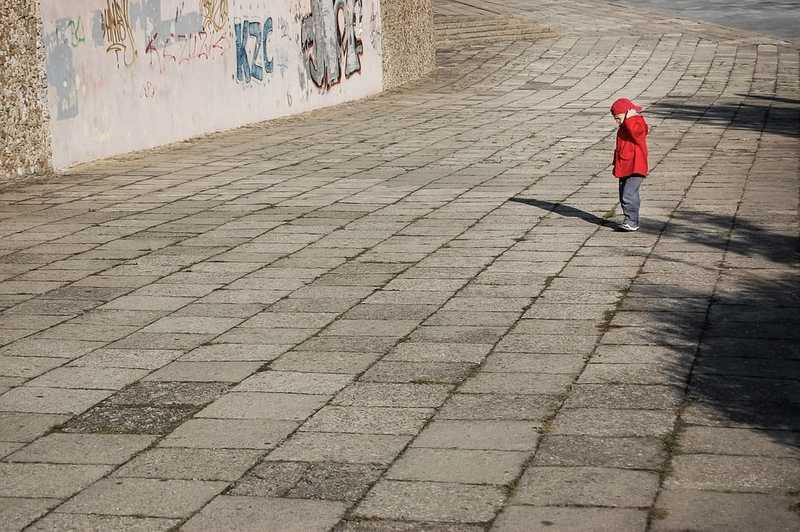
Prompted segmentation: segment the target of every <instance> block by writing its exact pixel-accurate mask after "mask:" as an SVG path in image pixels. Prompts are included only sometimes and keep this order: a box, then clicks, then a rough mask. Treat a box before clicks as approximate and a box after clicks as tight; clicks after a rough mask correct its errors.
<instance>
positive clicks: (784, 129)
mask: <svg viewBox="0 0 800 532" xmlns="http://www.w3.org/2000/svg"><path fill="white" fill-rule="evenodd" d="M780 103H784V102H779V104H778V105H770V104H764V105H753V104H746V103H743V104H740V105H736V104H734V105H729V104H720V105H711V106H707V105H693V104H687V103H679V102H675V103H672V102H669V101H668V100H662V101H661V102H659V103H656V104H654V105H652V106H650V107H648V108H647V113H648V114H650V115H653V116H657V117H662V118H668V119H671V120H687V121H693V122H694V121H698V122H702V123H710V124H716V125H719V126H722V127H730V128H732V129H747V130H754V131H761V130H762V129H763V130H764V132H765V133H772V134H777V135H784V136H789V137H798V136H800V107H789V106H785V105H781V104H780ZM786 103H788V102H786ZM793 103H794V102H793V101H792V104H793Z"/></svg>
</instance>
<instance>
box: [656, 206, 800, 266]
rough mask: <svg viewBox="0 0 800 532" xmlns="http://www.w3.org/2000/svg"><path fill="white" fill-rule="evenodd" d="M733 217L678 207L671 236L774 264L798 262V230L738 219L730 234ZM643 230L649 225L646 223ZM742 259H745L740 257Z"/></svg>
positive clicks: (671, 222)
mask: <svg viewBox="0 0 800 532" xmlns="http://www.w3.org/2000/svg"><path fill="white" fill-rule="evenodd" d="M733 223H734V220H733V217H732V216H730V215H724V214H714V213H709V212H702V211H695V210H679V211H675V212H674V213H673V214H672V217H671V218H670V222H669V229H668V230H669V236H670V237H672V238H675V237H680V238H681V239H682V240H685V241H687V242H692V243H695V244H697V243H699V244H702V245H704V246H707V247H709V248H712V249H714V250H718V251H727V252H728V253H729V255H734V256H739V257H745V258H750V259H753V260H754V261H756V260H758V261H761V262H763V261H766V262H767V263H774V264H790V263H798V261H800V259H798V257H799V255H798V253H800V239H798V235H797V231H796V230H794V231H793V232H792V233H791V234H788V233H777V232H774V231H769V230H768V229H767V228H765V227H763V226H761V225H759V224H756V223H753V222H750V221H747V220H746V219H744V218H741V217H739V218H737V219H736V230H735V232H734V234H733V236H732V237H731V235H730V234H729V232H730V230H731V228H732V227H733ZM644 230H647V227H646V226H644ZM738 262H742V261H738Z"/></svg>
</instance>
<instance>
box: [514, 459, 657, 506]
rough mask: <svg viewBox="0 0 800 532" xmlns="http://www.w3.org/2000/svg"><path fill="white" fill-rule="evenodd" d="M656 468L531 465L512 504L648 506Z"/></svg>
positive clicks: (520, 482) (652, 494) (653, 493)
mask: <svg viewBox="0 0 800 532" xmlns="http://www.w3.org/2000/svg"><path fill="white" fill-rule="evenodd" d="M658 485H659V477H658V474H657V473H655V472H646V471H632V470H629V469H611V468H605V467H602V468H601V467H531V468H529V469H528V470H527V471H525V474H523V475H522V478H520V480H519V484H518V485H517V489H516V492H515V494H514V496H513V497H512V499H511V503H512V504H529V505H533V506H605V507H617V508H647V507H650V506H651V505H652V504H653V501H654V500H655V496H656V491H657V490H658Z"/></svg>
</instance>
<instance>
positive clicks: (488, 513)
mask: <svg viewBox="0 0 800 532" xmlns="http://www.w3.org/2000/svg"><path fill="white" fill-rule="evenodd" d="M504 500H505V495H504V493H503V490H502V489H501V488H499V487H497V486H471V485H467V484H449V483H444V482H399V481H393V480H384V481H381V482H378V483H377V484H376V485H375V486H374V487H373V488H372V490H371V491H370V492H369V493H368V494H367V496H366V497H365V498H364V500H363V501H362V502H361V504H359V505H358V506H357V507H356V509H355V510H354V512H353V514H354V515H355V516H357V517H363V518H370V519H375V518H377V519H397V520H402V521H433V522H437V521H444V522H449V523H483V522H488V521H491V520H492V519H494V516H495V514H496V513H497V511H498V510H500V507H501V506H502V504H503V501H504Z"/></svg>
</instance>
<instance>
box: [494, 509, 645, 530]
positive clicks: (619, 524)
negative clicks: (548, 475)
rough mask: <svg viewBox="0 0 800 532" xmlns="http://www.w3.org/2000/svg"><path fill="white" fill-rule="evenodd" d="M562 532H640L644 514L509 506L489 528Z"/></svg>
mask: <svg viewBox="0 0 800 532" xmlns="http://www.w3.org/2000/svg"><path fill="white" fill-rule="evenodd" d="M534 523H535V524H536V526H541V527H542V528H545V527H546V528H548V529H552V530H563V531H564V532H644V531H645V530H646V529H647V513H646V512H644V511H641V510H632V509H622V508H547V507H544V508H537V507H533V506H509V507H508V508H507V509H506V510H505V511H503V513H501V514H500V516H499V517H498V518H497V520H496V521H495V522H494V524H493V525H492V527H491V529H490V530H492V532H523V531H527V530H531V525H532V524H534Z"/></svg>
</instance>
